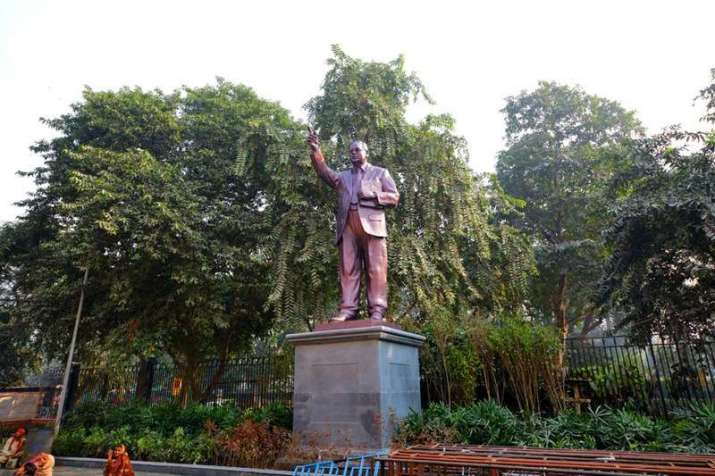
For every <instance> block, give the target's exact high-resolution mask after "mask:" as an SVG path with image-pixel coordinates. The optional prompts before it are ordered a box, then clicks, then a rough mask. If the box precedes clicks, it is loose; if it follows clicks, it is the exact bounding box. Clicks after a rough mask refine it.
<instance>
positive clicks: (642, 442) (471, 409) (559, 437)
mask: <svg viewBox="0 0 715 476" xmlns="http://www.w3.org/2000/svg"><path fill="white" fill-rule="evenodd" d="M396 440H397V442H398V443H399V444H401V445H404V446H407V445H413V444H424V443H436V442H439V443H447V444H449V443H454V444H483V445H511V446H533V447H542V448H583V449H609V450H630V451H669V452H691V453H715V403H712V402H710V403H705V404H700V405H693V406H691V407H690V408H689V409H688V410H684V411H682V412H681V413H680V414H679V415H677V417H676V418H674V419H670V420H665V419H655V418H651V417H648V416H644V415H641V414H638V413H635V412H632V411H628V410H615V409H611V408H608V407H597V408H595V409H593V410H589V411H587V412H585V413H583V414H581V415H577V414H576V413H574V412H571V411H567V412H563V413H561V414H560V415H558V416H555V417H550V418H549V417H539V416H533V415H532V416H528V417H521V416H519V415H517V414H514V413H512V412H511V411H510V410H509V409H507V408H505V407H503V406H500V405H499V404H497V403H495V402H492V401H481V402H478V403H475V404H472V405H468V406H464V407H457V408H451V409H450V408H448V407H446V406H445V405H442V404H432V405H430V406H429V407H428V408H427V409H426V410H425V411H424V412H423V413H422V414H416V413H413V414H411V415H410V416H409V417H408V418H406V419H405V420H404V421H403V422H402V423H401V425H400V426H399V428H398V431H397V434H396Z"/></svg>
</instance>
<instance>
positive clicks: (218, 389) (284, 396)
mask: <svg viewBox="0 0 715 476" xmlns="http://www.w3.org/2000/svg"><path fill="white" fill-rule="evenodd" d="M566 357H567V358H566V364H567V365H566V367H567V374H566V377H567V382H568V383H569V384H571V385H580V386H581V387H582V389H581V390H582V396H583V397H584V398H586V399H588V400H590V403H591V405H592V406H593V405H598V404H607V405H611V406H617V407H621V406H624V405H625V406H628V407H630V408H633V409H635V410H639V411H642V412H646V413H649V414H651V415H671V414H672V413H673V411H674V410H676V409H678V408H683V407H687V406H688V405H689V404H690V403H693V402H703V401H712V400H714V399H715V342H689V341H680V342H677V343H672V342H654V343H650V344H647V345H640V346H639V345H634V344H631V343H628V342H627V340H626V338H624V337H599V338H574V339H569V340H568V341H567V353H566ZM70 382H71V384H70V395H69V397H68V400H69V402H70V405H74V404H77V403H81V402H91V401H104V402H107V403H113V404H120V403H124V402H128V401H130V400H133V399H139V400H143V401H146V402H147V403H149V404H156V403H161V402H170V401H175V400H179V399H181V398H182V397H183V396H185V395H186V392H187V391H188V388H187V385H189V383H188V382H186V381H185V379H184V380H182V378H181V377H180V376H179V375H178V374H177V371H176V368H175V367H174V366H172V365H166V364H160V363H156V362H151V361H150V362H148V363H145V364H144V365H143V366H140V365H137V366H133V367H120V368H115V369H111V370H107V369H94V368H77V367H75V368H74V369H73V373H72V378H71V380H70ZM193 383H194V385H193V391H194V393H192V395H191V398H192V399H193V400H198V401H201V402H203V403H205V404H209V405H215V404H230V405H235V406H237V407H239V408H249V407H261V406H265V405H267V404H270V403H282V404H284V405H286V406H289V407H290V406H292V394H293V356H292V354H291V353H288V354H278V355H274V356H269V357H247V358H242V359H236V360H231V361H228V362H227V363H226V364H225V366H224V367H222V366H221V365H220V362H219V361H218V360H210V361H206V362H203V363H201V364H200V365H198V366H197V367H196V368H195V369H194V376H193ZM196 392H198V395H196V394H195V393H196Z"/></svg>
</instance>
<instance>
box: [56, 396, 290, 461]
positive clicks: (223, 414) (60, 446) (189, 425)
mask: <svg viewBox="0 0 715 476" xmlns="http://www.w3.org/2000/svg"><path fill="white" fill-rule="evenodd" d="M254 423H255V425H254V426H252V425H253V424H254ZM290 423H292V412H291V410H290V409H289V408H287V407H285V406H284V405H270V406H267V407H264V408H261V409H251V410H246V411H244V412H241V411H240V410H238V409H236V408H234V407H229V406H205V405H198V404H195V405H190V406H188V407H186V408H181V407H179V406H177V405H173V404H165V405H156V406H148V405H146V404H142V403H130V404H127V405H123V406H118V407H111V406H108V405H106V404H96V403H85V404H82V405H80V406H78V407H77V408H75V409H74V410H73V411H72V412H71V413H70V414H69V415H68V416H67V420H66V421H65V423H64V425H63V426H62V430H61V431H60V433H59V435H58V436H57V438H56V439H55V442H54V446H53V452H54V453H55V454H57V455H62V456H85V457H104V456H105V455H106V451H107V449H108V448H110V447H112V446H115V445H117V444H120V443H122V444H125V445H127V447H128V449H129V451H130V453H131V454H132V455H133V457H134V458H136V459H138V460H149V461H166V462H179V463H210V462H212V460H213V458H214V457H215V455H216V451H217V449H218V450H220V449H221V448H220V445H218V443H219V442H221V443H222V444H224V443H226V442H228V441H230V440H231V438H230V435H232V434H235V432H236V431H237V429H238V428H243V429H244V430H243V433H242V434H245V435H249V436H250V437H252V438H253V440H247V441H246V445H249V446H250V444H251V443H250V442H251V441H254V442H255V444H256V445H257V446H256V448H260V447H261V445H263V447H264V448H268V450H267V451H272V450H270V448H272V447H271V446H270V445H269V443H270V440H271V438H277V435H279V434H280V435H282V434H288V430H286V429H278V428H277V427H278V426H282V425H287V426H290ZM249 427H250V428H253V429H254V430H256V432H257V433H256V434H251V433H250V431H248V430H247V429H246V428H249ZM264 428H267V430H266V431H267V432H268V433H267V435H266V434H264V433H265V432H263V429H264ZM224 447H225V444H224Z"/></svg>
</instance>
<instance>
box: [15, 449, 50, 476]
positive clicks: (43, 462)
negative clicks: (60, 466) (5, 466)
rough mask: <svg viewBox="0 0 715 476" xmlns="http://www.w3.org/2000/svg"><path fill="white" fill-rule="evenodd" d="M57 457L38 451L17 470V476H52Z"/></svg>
mask: <svg viewBox="0 0 715 476" xmlns="http://www.w3.org/2000/svg"><path fill="white" fill-rule="evenodd" d="M54 467H55V457H54V456H52V455H51V454H49V453H37V454H36V455H35V456H33V457H32V458H30V459H29V460H27V461H26V462H25V464H23V465H22V466H20V468H19V469H18V470H17V471H15V476H52V469H53V468H54Z"/></svg>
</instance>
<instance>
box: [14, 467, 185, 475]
mask: <svg viewBox="0 0 715 476" xmlns="http://www.w3.org/2000/svg"><path fill="white" fill-rule="evenodd" d="M53 473H54V476H102V470H101V469H99V468H70V467H69V466H58V467H56V468H55V469H54V472H53ZM11 475H12V471H9V470H6V469H0V476H11ZM136 475H137V476H171V475H167V474H165V473H164V474H158V473H145V472H142V471H137V472H136Z"/></svg>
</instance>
